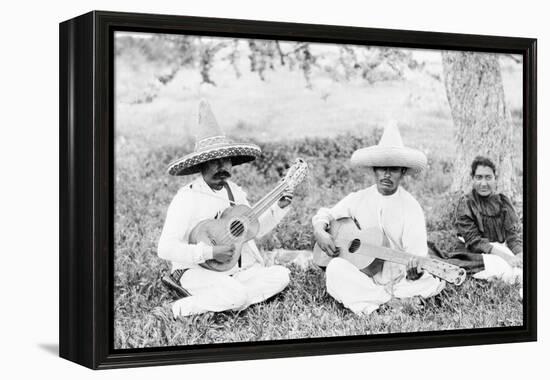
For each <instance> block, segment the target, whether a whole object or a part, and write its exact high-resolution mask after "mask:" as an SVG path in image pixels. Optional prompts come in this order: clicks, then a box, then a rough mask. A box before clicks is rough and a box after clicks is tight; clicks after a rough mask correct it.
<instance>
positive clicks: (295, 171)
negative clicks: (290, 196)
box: [283, 158, 308, 190]
mask: <svg viewBox="0 0 550 380" xmlns="http://www.w3.org/2000/svg"><path fill="white" fill-rule="evenodd" d="M307 171H308V166H307V163H306V162H305V161H304V160H303V159H301V158H297V159H296V162H295V163H294V164H293V165H292V166H291V167H290V168H289V169H288V171H287V172H286V175H285V178H284V180H283V181H284V182H285V183H286V184H287V188H288V189H290V190H294V189H295V188H296V186H298V185H299V184H300V182H302V181H303V180H304V178H306V176H307Z"/></svg>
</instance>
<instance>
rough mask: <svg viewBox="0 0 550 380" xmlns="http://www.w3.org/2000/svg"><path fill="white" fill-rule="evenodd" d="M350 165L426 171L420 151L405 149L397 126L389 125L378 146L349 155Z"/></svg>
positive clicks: (426, 161) (423, 157) (423, 155)
mask: <svg viewBox="0 0 550 380" xmlns="http://www.w3.org/2000/svg"><path fill="white" fill-rule="evenodd" d="M351 163H352V164H354V165H358V166H365V167H376V166H380V167H388V166H401V167H406V168H409V169H411V170H413V171H414V172H420V171H422V170H424V169H426V165H427V163H428V160H427V158H426V155H425V154H424V153H422V152H421V151H419V150H417V149H413V148H409V147H406V146H405V145H404V144H403V140H402V139H401V134H400V133H399V129H398V128H397V125H396V124H395V123H389V124H388V125H386V127H385V128H384V134H383V135H382V138H381V139H380V141H379V142H378V145H373V146H369V147H366V148H361V149H358V150H356V151H355V152H353V154H352V155H351Z"/></svg>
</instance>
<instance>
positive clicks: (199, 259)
mask: <svg viewBox="0 0 550 380" xmlns="http://www.w3.org/2000/svg"><path fill="white" fill-rule="evenodd" d="M194 204H196V202H193V194H192V193H189V192H187V191H179V192H178V193H177V194H176V196H175V197H174V199H173V200H172V202H171V203H170V206H169V207H168V212H167V213H166V220H165V222H164V227H163V229H162V233H161V235H160V239H159V243H158V250H157V253H158V255H159V257H160V258H162V259H165V260H169V261H172V262H176V263H179V264H183V265H194V264H200V263H203V262H204V261H206V260H209V259H211V258H212V247H211V246H209V245H207V244H204V243H202V242H200V243H198V244H189V243H188V242H187V236H186V232H187V231H189V230H190V229H191V228H192V227H193V226H191V225H190V218H189V216H190V215H192V211H193V208H194V206H195V205H194Z"/></svg>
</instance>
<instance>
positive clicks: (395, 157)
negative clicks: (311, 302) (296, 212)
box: [312, 125, 445, 314]
mask: <svg viewBox="0 0 550 380" xmlns="http://www.w3.org/2000/svg"><path fill="white" fill-rule="evenodd" d="M426 161H427V160H426V156H425V155H424V154H423V153H422V152H420V151H417V150H415V149H411V148H408V147H405V146H404V145H403V142H402V140H401V136H400V134H399V131H398V129H397V127H396V126H395V125H390V126H388V127H387V128H386V129H385V131H384V135H383V136H382V139H381V140H380V143H379V144H378V145H376V146H371V147H368V148H363V149H359V150H358V151H356V152H354V154H353V155H352V157H351V162H352V164H355V165H360V166H364V167H368V168H371V169H372V170H373V173H374V177H375V180H376V184H375V185H372V186H370V187H368V188H366V189H363V190H360V191H357V192H354V193H351V194H349V195H347V196H346V197H345V198H344V199H342V200H341V201H340V202H338V203H337V204H336V205H334V206H333V207H331V208H321V209H320V210H319V211H318V212H317V214H316V215H315V216H314V217H313V218H312V223H313V229H314V236H315V239H316V241H317V244H318V245H319V247H320V248H321V249H323V251H325V252H326V253H327V254H328V255H329V256H332V257H334V258H333V259H332V260H331V261H330V262H329V263H328V265H327V268H326V284H327V292H328V293H329V294H330V295H331V296H332V297H334V298H335V299H336V300H337V301H339V302H341V303H342V304H343V305H344V306H345V307H347V308H349V309H350V310H352V311H353V312H354V313H356V314H370V313H372V312H373V311H375V310H377V309H378V308H379V307H380V305H382V304H384V303H386V302H388V301H389V300H390V299H391V298H392V297H397V298H406V297H412V296H422V297H430V296H433V295H435V294H437V293H439V292H440V291H441V290H442V289H443V288H444V286H445V284H444V282H442V281H441V280H439V279H437V278H435V277H433V276H432V275H430V274H429V273H427V272H422V271H421V270H420V268H419V266H418V261H417V260H416V259H415V258H412V259H411V260H410V261H409V263H408V265H407V266H404V265H400V264H395V263H391V262H388V261H383V260H380V259H376V260H374V261H373V262H372V263H371V264H370V265H369V266H367V267H366V268H363V269H362V270H359V269H358V268H357V267H356V266H354V265H353V264H351V263H350V262H348V261H346V260H344V259H342V258H339V257H337V256H338V249H337V247H336V246H335V243H334V239H333V237H332V236H331V235H330V234H329V233H328V232H327V230H328V227H329V225H330V223H331V222H332V221H334V220H338V219H340V218H346V217H348V218H353V219H354V220H355V221H356V223H357V224H358V225H359V226H360V227H361V229H363V230H366V229H370V228H377V229H379V230H380V231H381V232H382V234H383V236H384V238H385V239H384V240H385V241H386V242H387V245H389V247H390V248H393V249H396V250H399V251H403V252H408V253H411V254H413V255H416V256H421V257H424V256H427V255H428V247H427V234H426V222H425V219H424V213H423V211H422V209H421V207H420V205H419V203H418V202H417V201H416V199H414V197H413V196H412V195H411V194H410V193H409V192H407V191H406V190H405V189H404V188H403V187H401V186H400V183H401V180H402V179H403V176H404V175H405V174H406V173H407V171H409V170H411V171H420V170H422V169H424V168H425V166H426Z"/></svg>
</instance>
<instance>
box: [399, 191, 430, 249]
mask: <svg viewBox="0 0 550 380" xmlns="http://www.w3.org/2000/svg"><path fill="white" fill-rule="evenodd" d="M403 212H405V213H406V214H405V215H406V219H405V225H404V228H403V240H402V242H403V249H404V251H405V252H409V253H412V254H413V255H417V256H427V255H428V236H427V232H426V220H425V218H424V212H423V211H422V208H421V207H420V204H418V202H417V201H416V200H414V202H413V203H411V205H410V206H408V207H407V208H406V210H403Z"/></svg>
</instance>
